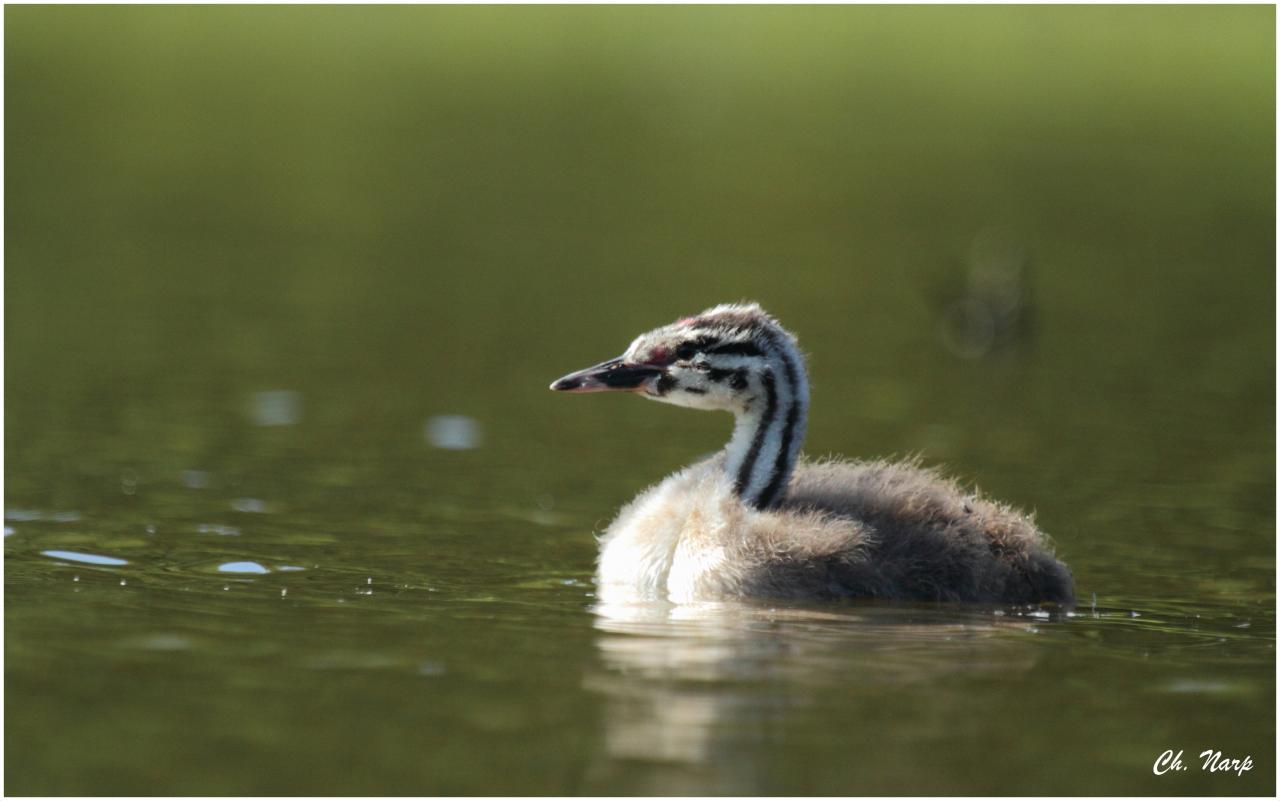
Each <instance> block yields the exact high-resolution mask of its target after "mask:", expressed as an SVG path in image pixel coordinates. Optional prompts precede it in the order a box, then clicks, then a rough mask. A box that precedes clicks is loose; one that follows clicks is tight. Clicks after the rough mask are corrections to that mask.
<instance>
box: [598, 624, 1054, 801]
mask: <svg viewBox="0 0 1280 801" xmlns="http://www.w3.org/2000/svg"><path fill="white" fill-rule="evenodd" d="M595 612H596V615H597V617H596V621H595V627H596V629H597V631H599V632H600V633H599V636H598V637H597V639H596V645H597V648H598V650H599V652H600V656H601V658H602V661H603V663H604V665H605V668H606V669H605V670H603V671H600V672H597V673H595V674H589V675H588V677H587V679H586V682H585V684H586V688H587V689H588V690H589V691H592V692H596V693H599V694H601V695H603V696H605V698H606V705H605V709H606V711H605V723H604V727H605V733H604V740H605V748H606V751H607V754H608V757H609V761H608V762H607V763H601V764H598V765H596V766H595V767H594V769H593V775H592V776H590V777H589V778H590V779H591V780H592V781H593V782H599V783H602V784H603V783H607V782H611V781H616V780H617V776H615V775H613V774H615V772H617V771H622V770H625V765H626V763H635V762H643V763H646V770H645V772H644V776H645V781H647V782H652V783H651V784H648V785H646V786H644V787H639V788H629V790H634V791H635V792H642V793H654V794H661V793H664V792H668V791H671V790H674V789H676V788H678V791H679V792H681V793H683V794H688V793H693V794H713V793H714V794H723V793H735V794H739V793H740V794H756V793H760V792H762V788H768V787H771V786H775V785H777V784H778V781H777V777H773V778H772V779H771V777H770V776H769V775H767V774H766V773H762V772H763V771H767V770H768V765H769V762H768V760H765V759H762V758H761V757H762V756H763V755H764V753H765V751H764V749H767V748H768V746H769V744H770V743H771V742H775V741H777V740H779V738H781V737H782V734H783V732H784V731H785V730H786V727H787V719H788V716H789V715H790V714H791V713H792V712H793V711H794V710H803V709H805V708H811V707H813V706H815V705H821V704H822V703H823V699H824V698H826V697H827V696H828V695H830V694H831V693H839V694H840V695H842V696H847V695H848V693H849V691H850V690H855V689H856V690H866V689H867V688H877V687H895V686H901V685H908V684H914V683H918V682H922V681H930V680H936V679H938V678H939V677H942V676H945V675H951V674H956V673H969V674H973V673H985V672H992V673H999V674H1001V675H1008V674H1010V673H1022V672H1025V671H1028V670H1030V668H1031V667H1032V666H1033V665H1034V663H1035V658H1034V657H1033V656H1032V655H1031V654H1032V652H1031V651H1029V650H1027V649H1025V648H1020V647H1016V646H1013V640H1011V639H1010V638H1007V637H1002V636H1001V635H1002V634H1005V633H1029V632H1034V631H1035V628H1034V624H1033V623H1032V622H1030V621H1027V620H1023V619H1021V618H1019V617H1014V616H1004V617H996V616H994V615H990V614H989V613H985V612H981V611H964V612H951V611H944V610H939V609H937V608H911V607H892V608H887V607H881V606H869V605H868V606H842V607H834V608H832V607H826V608H805V607H802V606H795V607H769V606H761V605H756V604H751V603H733V602H728V603H704V604H690V605H679V606H676V605H670V604H664V603H628V604H623V603H602V604H599V605H598V606H597V607H596V608H595ZM1011 646H1012V647H1011Z"/></svg>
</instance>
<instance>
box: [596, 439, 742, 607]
mask: <svg viewBox="0 0 1280 801" xmlns="http://www.w3.org/2000/svg"><path fill="white" fill-rule="evenodd" d="M744 511H749V510H744V509H743V506H742V503H741V502H740V501H739V500H738V499H737V497H736V496H735V495H734V494H733V487H732V484H731V482H730V480H729V479H728V478H727V477H726V475H725V473H724V468H723V456H717V457H713V458H711V459H708V460H706V461H703V462H699V463H698V464H695V465H692V466H691V467H688V468H686V469H684V470H681V471H680V472H678V473H675V474H674V475H671V476H669V477H668V478H667V479H665V480H664V481H662V482H661V483H659V484H657V485H656V486H654V487H651V488H649V489H648V490H645V491H644V492H642V493H641V494H640V495H639V496H638V497H637V498H636V499H635V500H634V501H632V502H631V503H630V504H629V505H627V506H626V507H625V508H623V510H622V511H621V512H620V513H619V514H618V517H617V519H615V520H614V521H613V523H612V524H610V526H609V528H608V529H607V530H606V531H605V533H604V535H603V536H602V537H601V539H600V561H599V566H598V569H597V572H596V583H597V585H598V587H597V589H598V592H599V594H600V598H601V600H603V601H606V602H610V603H613V602H628V601H643V600H669V601H673V602H676V603H682V602H686V601H692V600H698V599H707V598H717V597H723V596H725V595H731V594H733V591H734V589H735V587H736V585H737V584H738V583H739V581H740V580H741V575H740V571H739V570H736V569H734V567H733V564H734V551H735V548H734V543H735V540H736V537H735V534H736V532H737V531H739V530H740V528H741V521H740V519H739V518H740V517H741V516H742V514H743V513H744Z"/></svg>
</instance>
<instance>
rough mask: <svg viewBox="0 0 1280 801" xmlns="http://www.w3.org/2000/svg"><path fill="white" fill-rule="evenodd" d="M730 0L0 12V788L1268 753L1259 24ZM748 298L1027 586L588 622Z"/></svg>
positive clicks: (1267, 358)
mask: <svg viewBox="0 0 1280 801" xmlns="http://www.w3.org/2000/svg"><path fill="white" fill-rule="evenodd" d="M731 11H732V12H733V13H732V14H731V15H730V16H725V14H727V13H729V12H716V11H714V10H697V9H690V10H667V11H663V10H653V9H630V10H626V9H624V10H572V9H540V10H526V11H522V12H519V13H517V12H515V11H512V10H510V9H399V10H394V9H386V10H359V9H325V10H314V9H313V10H292V11H291V10H288V9H283V10H282V9H266V8H264V9H258V10H252V11H245V10H235V9H178V10H169V9H124V10H121V9H88V10H85V9H70V8H64V9H40V8H32V7H22V8H15V9H8V10H7V11H6V26H5V27H6V34H5V35H6V43H5V44H6V64H5V69H6V112H7V113H6V117H7V125H6V156H7V158H6V246H5V247H6V253H5V256H6V264H5V266H6V276H5V290H6V309H5V312H6V323H5V325H6V327H5V337H6V344H5V359H6V364H5V379H6V381H5V437H6V440H5V523H4V525H5V538H4V544H5V557H4V565H5V567H4V571H5V689H6V709H5V734H6V746H5V756H6V760H5V781H6V789H7V790H8V791H9V792H11V793H16V794H23V793H176V794H187V793H197V794H214V795H216V794H229V793H257V794H272V793H286V794H287V793H313V794H330V793H336V794H342V793H370V794H396V793H409V794H450V793H455V794H547V793H554V794H577V793H590V794H628V793H650V794H664V793H679V794H698V793H707V794H722V793H733V794H811V793H812V794H834V795H849V794H861V793H969V794H975V793H976V794H980V793H1053V792H1063V793H1171V794H1182V793H1233V794H1235V793H1239V794H1268V793H1272V792H1274V789H1275V784H1274V777H1275V764H1274V753H1275V718H1274V709H1275V683H1274V675H1275V645H1274V644H1275V462H1274V453H1275V422H1274V421H1275V394H1274V387H1275V351H1274V338H1273V337H1274V325H1275V319H1274V298H1275V296H1274V259H1275V253H1274V227H1273V222H1274V204H1273V197H1274V181H1273V178H1272V176H1273V175H1274V163H1273V155H1274V85H1273V77H1274V42H1273V40H1272V38H1271V37H1272V31H1273V29H1274V25H1273V23H1274V16H1273V15H1274V11H1273V9H1269V8H1263V7H1255V8H1247V9H1226V10H1210V9H1195V8H1184V9H1174V10H1170V9H1162V10H1150V9H1145V10H1144V9H1099V10H1075V11H1072V10H1056V11H1047V10H1020V9H988V10H984V11H975V10H972V9H969V10H965V9H953V10H947V9H896V10H893V9H808V10H790V11H785V12H784V11H782V10H776V9H758V10H753V11H743V10H741V9H737V10H731ZM1046 14H1053V15H1055V16H1045V15H1046ZM298 15H300V16H298ZM1098 15H1103V16H1098ZM956 32H964V33H965V34H966V37H962V38H960V39H958V38H957V37H956V36H954V35H953V34H954V33H956ZM711 42H715V43H718V44H716V46H714V47H713V46H711V45H710V44H709V43H711ZM335 52H341V53H343V54H344V57H343V59H341V60H339V61H335V60H334V59H333V54H334V53H335ZM743 297H752V298H757V299H759V300H760V301H762V302H763V303H764V304H765V305H766V307H768V308H769V309H770V310H771V311H773V312H774V313H776V314H777V315H778V316H779V317H780V318H781V319H782V321H783V322H784V323H785V324H787V325H788V326H790V327H791V328H792V329H794V330H795V331H796V333H797V334H798V335H799V337H800V341H801V343H802V344H803V345H804V347H805V348H806V350H807V351H808V353H809V355H810V365H811V369H812V373H813V376H812V377H813V400H814V407H813V416H812V420H811V424H810V435H809V441H808V446H807V450H808V452H809V453H811V454H822V453H828V452H831V453H840V454H845V455H847V456H865V457H873V456H884V455H889V454H907V453H917V452H918V453H921V454H922V455H923V457H924V459H925V461H926V462H927V463H929V464H945V465H947V466H948V468H949V469H950V470H951V471H952V472H953V473H954V474H955V475H958V476H959V477H961V478H962V480H964V481H965V482H966V483H975V482H976V483H977V484H979V485H980V486H981V487H982V489H983V490H985V491H987V492H988V493H990V494H992V495H994V496H996V497H999V498H1002V499H1005V500H1008V501H1009V502H1011V503H1014V504H1016V505H1018V506H1021V507H1024V508H1028V509H1034V510H1035V511H1036V514H1037V519H1038V521H1039V522H1040V524H1041V525H1042V526H1043V527H1044V528H1045V530H1047V531H1048V532H1050V533H1051V534H1052V535H1053V537H1054V539H1055V541H1056V543H1057V546H1058V552H1059V554H1060V556H1061V557H1062V558H1063V559H1064V560H1065V561H1066V562H1067V563H1068V564H1070V565H1071V567H1072V569H1073V571H1074V573H1075V576H1076V580H1077V592H1078V595H1079V597H1080V599H1081V602H1080V605H1079V606H1078V607H1077V608H1076V609H1074V610H1070V611H1061V610H1058V611H1053V612H1049V611H1042V610H1031V609H1014V608H995V607H991V608H988V607H961V606H945V607H936V606H895V605H884V604H868V603H850V604H837V605H820V606H791V605H787V606H779V605H776V604H768V603H762V604H720V605H715V604H709V605H702V606H696V607H666V606H639V607H628V606H622V607H609V606H603V607H602V606H597V605H596V603H595V599H594V597H593V584H592V568H593V564H592V562H593V558H594V555H595V545H594V541H593V538H592V533H593V532H598V531H599V530H600V529H601V528H602V527H603V526H604V525H605V524H607V522H608V520H609V519H610V518H611V517H612V515H613V514H614V512H615V511H616V509H617V508H618V506H619V505H621V504H622V503H624V502H625V501H626V500H628V499H629V498H630V497H632V496H633V495H634V494H635V492H637V491H638V490H639V489H640V488H642V487H643V486H645V485H646V484H647V483H649V482H652V481H655V480H657V479H658V478H660V477H661V476H663V475H664V474H665V473H666V472H668V471H670V470H672V469H674V468H676V467H678V466H680V465H682V464H684V463H687V462H689V461H691V460H693V459H694V458H697V457H699V456H701V455H702V454H704V453H706V452H708V451H711V450H713V449H714V448H716V447H719V444H720V443H721V441H722V440H723V439H724V438H725V437H726V436H727V434H728V420H727V418H721V417H717V416H712V415H704V414H698V413H694V412H690V411H686V410H680V409H675V408H669V407H662V406H659V405H656V404H646V403H643V402H641V401H639V400H636V399H633V398H626V397H563V396H555V395H552V394H551V393H549V392H547V390H546V385H547V383H548V381H550V380H551V379H552V378H554V377H556V376H558V375H560V374H562V373H564V372H566V371H567V370H569V369H572V368H576V367H581V366H583V365H586V364H589V363H593V362H595V361H598V360H600V359H602V358H606V357H608V356H612V355H614V354H615V353H617V352H618V351H620V350H621V349H622V348H623V347H624V346H625V344H626V343H627V342H628V341H629V339H630V338H631V337H632V336H633V335H634V334H636V333H638V332H639V331H640V330H643V329H645V328H647V327H650V326H653V325H656V324H659V323H663V322H666V321H669V320H671V319H674V318H675V317H677V316H679V315H681V314H685V313H689V312H691V311H696V310H698V309H699V308H701V307H704V306H707V305H710V304H712V303H715V302H718V301H722V300H731V299H739V298H743ZM1167 749H1172V750H1173V751H1175V752H1177V751H1184V752H1185V754H1184V762H1185V763H1186V764H1187V766H1188V770H1186V771H1182V772H1174V773H1170V774H1166V775H1162V776H1157V775H1155V774H1153V771H1152V766H1153V764H1154V763H1155V761H1156V759H1157V757H1159V756H1160V755H1161V753H1162V752H1164V751H1166V750H1167ZM1205 749H1215V750H1221V751H1222V752H1223V754H1224V755H1227V756H1234V757H1243V756H1245V755H1250V756H1251V757H1252V760H1253V763H1254V767H1253V769H1252V770H1251V771H1249V772H1246V773H1244V774H1243V775H1240V776H1237V775H1235V774H1233V773H1206V772H1204V771H1203V770H1202V769H1201V764H1200V763H1201V760H1200V759H1199V757H1198V755H1199V754H1200V752H1201V751H1203V750H1205Z"/></svg>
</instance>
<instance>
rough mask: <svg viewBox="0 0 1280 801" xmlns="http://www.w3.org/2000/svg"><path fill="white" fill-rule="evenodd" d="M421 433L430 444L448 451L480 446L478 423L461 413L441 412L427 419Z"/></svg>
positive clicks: (480, 436) (480, 435)
mask: <svg viewBox="0 0 1280 801" xmlns="http://www.w3.org/2000/svg"><path fill="white" fill-rule="evenodd" d="M423 435H424V436H425V437H426V438H427V442H430V443H431V444H432V446H434V447H436V448H443V449H444V450H448V451H466V450H471V449H472V448H478V447H480V440H481V438H482V434H481V430H480V423H478V422H476V421H475V420H473V419H472V418H470V417H467V416H465V415H461V414H441V415H436V416H435V417H432V418H431V419H429V420H427V424H426V426H425V428H424V429H423Z"/></svg>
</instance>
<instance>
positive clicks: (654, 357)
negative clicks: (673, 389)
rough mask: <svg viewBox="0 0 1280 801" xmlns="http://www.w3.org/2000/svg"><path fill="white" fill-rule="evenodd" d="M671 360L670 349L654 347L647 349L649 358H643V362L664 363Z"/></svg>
mask: <svg viewBox="0 0 1280 801" xmlns="http://www.w3.org/2000/svg"><path fill="white" fill-rule="evenodd" d="M669 361H671V351H670V350H668V349H667V348H654V349H653V350H651V351H649V358H647V359H645V360H644V363H645V364H666V363H667V362H669Z"/></svg>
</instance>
